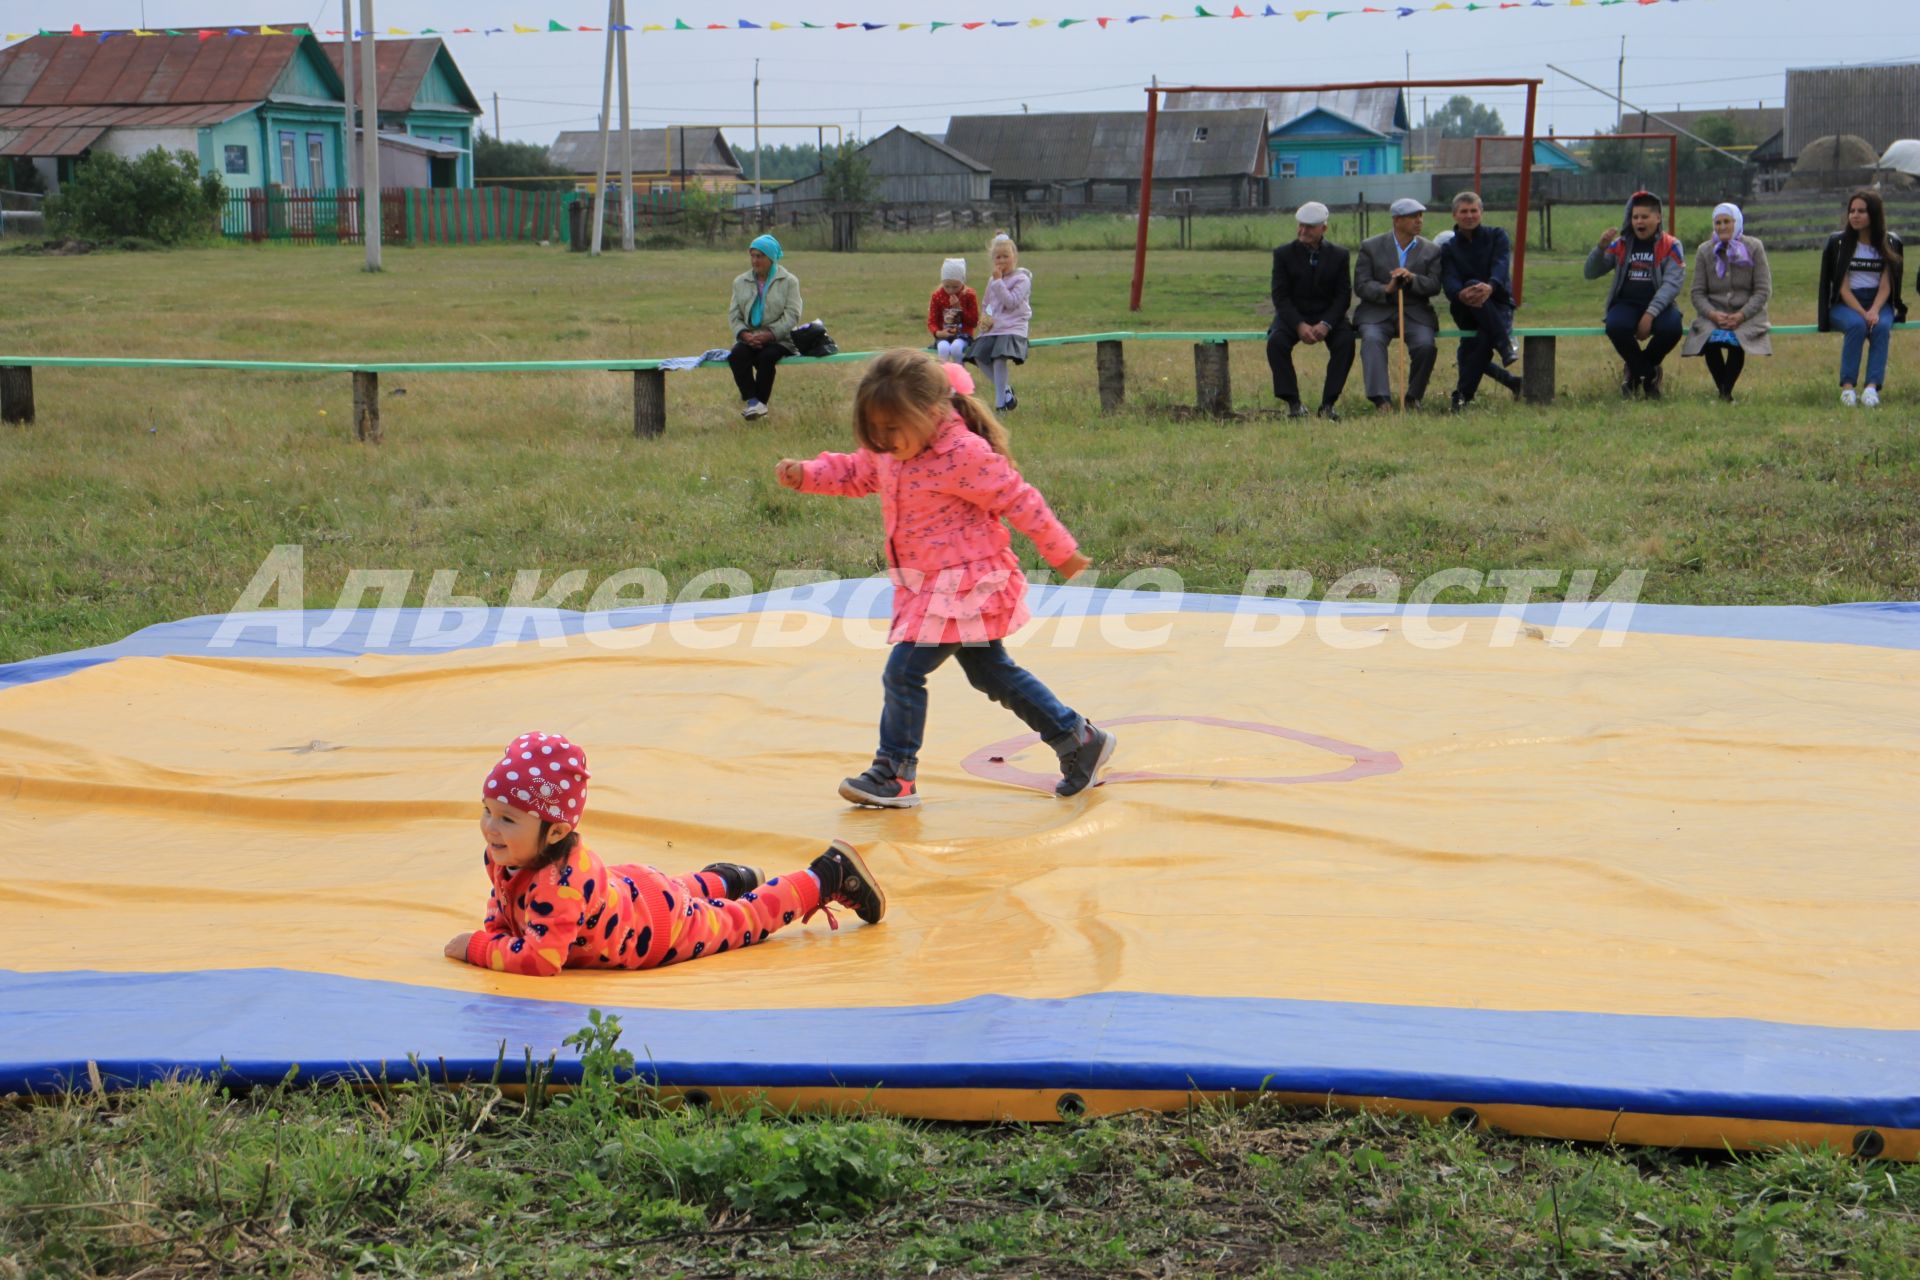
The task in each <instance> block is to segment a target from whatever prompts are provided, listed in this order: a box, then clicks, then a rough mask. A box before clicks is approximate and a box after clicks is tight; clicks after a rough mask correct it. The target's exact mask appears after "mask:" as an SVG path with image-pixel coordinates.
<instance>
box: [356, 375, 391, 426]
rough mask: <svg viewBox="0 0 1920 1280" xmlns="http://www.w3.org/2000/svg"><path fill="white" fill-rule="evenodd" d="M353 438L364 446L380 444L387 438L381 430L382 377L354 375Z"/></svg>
mask: <svg viewBox="0 0 1920 1280" xmlns="http://www.w3.org/2000/svg"><path fill="white" fill-rule="evenodd" d="M353 438H354V439H355V440H358V441H360V442H361V443H362V444H379V443H380V442H381V441H382V440H383V439H385V436H384V435H383V434H382V433H381V430H380V375H379V374H377V373H363V372H361V371H360V370H358V369H356V370H354V373H353Z"/></svg>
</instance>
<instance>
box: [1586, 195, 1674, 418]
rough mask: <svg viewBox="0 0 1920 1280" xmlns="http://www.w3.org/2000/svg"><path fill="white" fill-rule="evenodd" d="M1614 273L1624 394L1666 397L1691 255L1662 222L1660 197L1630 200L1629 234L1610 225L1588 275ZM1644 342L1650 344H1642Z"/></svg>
mask: <svg viewBox="0 0 1920 1280" xmlns="http://www.w3.org/2000/svg"><path fill="white" fill-rule="evenodd" d="M1609 268H1611V269H1612V271H1613V283H1612V284H1611V285H1610V286H1609V287H1608V289H1607V318H1606V327H1607V337H1608V338H1609V339H1610V340H1612V342H1613V347H1614V350H1616V351H1618V352H1619V353H1620V358H1621V359H1622V360H1623V361H1625V362H1626V366H1627V367H1626V376H1625V377H1624V378H1622V380H1621V382H1620V394H1621V395H1622V396H1627V397H1631V396H1632V395H1633V393H1634V391H1635V390H1638V391H1640V392H1641V393H1643V394H1644V395H1645V396H1646V397H1647V399H1649V400H1658V399H1659V398H1660V383H1661V380H1662V379H1661V371H1660V362H1661V361H1662V360H1665V359H1666V358H1667V353H1668V352H1670V351H1672V350H1673V349H1674V348H1675V347H1677V346H1679V345H1680V337H1681V333H1682V330H1683V326H1682V324H1681V323H1680V309H1679V308H1678V307H1676V306H1674V302H1675V301H1676V300H1677V299H1678V298H1679V297H1680V288H1681V286H1682V285H1684V284H1685V283H1686V279H1687V255H1686V250H1684V249H1683V248H1681V246H1680V242H1679V241H1678V240H1677V239H1675V238H1674V237H1673V236H1670V235H1668V234H1667V233H1666V231H1665V230H1664V229H1663V228H1662V227H1661V225H1660V198H1659V197H1658V196H1656V195H1653V194H1652V193H1651V192H1647V191H1636V192H1634V193H1633V195H1632V197H1631V198H1630V199H1628V201H1627V232H1626V234H1624V235H1623V234H1621V231H1620V228H1618V227H1608V228H1607V229H1606V230H1605V231H1603V232H1602V233H1601V234H1600V243H1599V244H1597V245H1595V246H1594V248H1593V251H1592V252H1591V253H1589V254H1587V266H1586V275H1587V279H1589V280H1596V279H1598V278H1599V277H1601V276H1603V275H1605V274H1607V271H1608V269H1609ZM1642 344H1644V345H1642Z"/></svg>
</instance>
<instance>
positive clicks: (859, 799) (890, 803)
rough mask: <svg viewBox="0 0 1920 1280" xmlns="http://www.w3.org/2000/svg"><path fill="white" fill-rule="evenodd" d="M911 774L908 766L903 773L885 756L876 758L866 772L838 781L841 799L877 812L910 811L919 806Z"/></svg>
mask: <svg viewBox="0 0 1920 1280" xmlns="http://www.w3.org/2000/svg"><path fill="white" fill-rule="evenodd" d="M913 774H914V770H913V766H911V765H909V766H907V768H906V769H905V770H904V771H902V770H901V769H900V768H899V767H898V766H897V765H895V764H894V762H893V761H891V760H889V759H887V758H886V757H885V756H875V757H874V758H873V763H872V764H871V765H868V766H867V771H866V772H865V773H863V774H861V775H860V776H859V777H857V778H842V779H841V780H840V796H841V798H842V799H844V800H849V801H852V802H853V803H854V804H864V805H870V806H872V807H873V808H876V809H911V808H913V807H915V806H916V805H918V804H919V803H920V792H919V791H918V790H917V789H916V788H915V787H914V779H913Z"/></svg>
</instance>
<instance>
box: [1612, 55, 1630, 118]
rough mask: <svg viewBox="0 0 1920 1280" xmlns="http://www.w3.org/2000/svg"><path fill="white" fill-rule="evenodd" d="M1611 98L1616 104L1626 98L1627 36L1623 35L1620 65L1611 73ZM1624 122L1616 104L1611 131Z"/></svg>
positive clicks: (1624, 100) (1623, 101)
mask: <svg viewBox="0 0 1920 1280" xmlns="http://www.w3.org/2000/svg"><path fill="white" fill-rule="evenodd" d="M1613 100H1614V102H1615V103H1616V104H1624V103H1625V102H1626V100H1627V38H1626V37H1625V36H1621V37H1620V66H1619V69H1618V70H1616V71H1615V72H1614V73H1613ZM1625 123H1626V117H1625V116H1624V115H1623V114H1621V111H1620V109H1619V108H1618V106H1616V110H1615V111H1614V116H1613V131H1614V132H1615V133H1618V132H1620V130H1621V128H1622V126H1623V125H1624V124H1625Z"/></svg>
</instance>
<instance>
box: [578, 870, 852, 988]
mask: <svg viewBox="0 0 1920 1280" xmlns="http://www.w3.org/2000/svg"><path fill="white" fill-rule="evenodd" d="M608 870H609V871H610V872H611V873H612V874H613V875H616V876H626V877H628V878H629V879H631V880H632V881H633V882H634V883H635V884H636V885H638V886H640V891H641V893H642V894H647V893H664V894H665V895H666V896H667V912H668V914H669V916H671V918H672V925H671V927H670V928H669V929H668V930H667V935H668V936H667V937H666V939H665V945H664V946H662V945H661V944H660V943H655V944H654V948H653V952H654V954H649V955H648V956H647V958H646V963H645V964H643V965H642V966H641V968H644V969H656V968H659V967H660V966H661V965H669V964H677V963H679V962H680V961H682V960H695V959H698V958H699V957H701V956H717V955H719V954H720V953H721V952H722V951H730V950H732V949H733V948H735V947H750V946H752V945H753V944H754V943H756V942H764V941H765V940H766V939H767V938H768V937H770V936H771V935H772V934H774V933H777V932H779V930H781V929H782V928H784V927H786V926H787V925H790V924H792V923H793V922H794V921H796V920H800V919H803V918H805V916H806V915H807V913H808V912H810V911H812V910H813V909H814V908H815V907H816V906H818V905H819V904H820V885H819V883H818V882H817V881H816V880H815V879H814V878H813V875H812V873H811V872H808V871H795V872H791V873H789V874H787V875H784V876H775V877H773V878H772V879H771V880H768V881H767V882H766V883H765V884H763V885H761V886H760V887H759V888H758V889H755V890H754V891H752V892H751V893H745V894H742V895H741V896H740V897H738V898H733V899H729V898H727V897H726V896H725V895H726V892H727V886H726V883H725V882H724V881H723V880H721V878H720V877H719V876H717V875H714V874H712V873H711V872H705V871H695V872H692V873H690V874H688V875H683V876H669V875H667V874H666V873H665V872H663V871H660V870H659V869H657V868H655V867H644V866H627V867H609V868H608Z"/></svg>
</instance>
